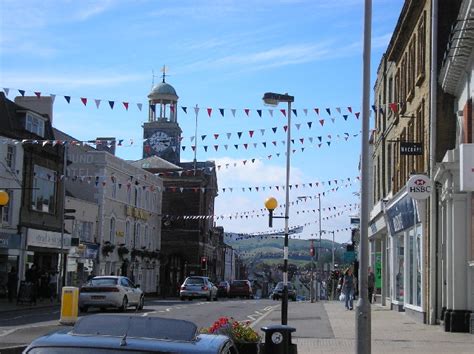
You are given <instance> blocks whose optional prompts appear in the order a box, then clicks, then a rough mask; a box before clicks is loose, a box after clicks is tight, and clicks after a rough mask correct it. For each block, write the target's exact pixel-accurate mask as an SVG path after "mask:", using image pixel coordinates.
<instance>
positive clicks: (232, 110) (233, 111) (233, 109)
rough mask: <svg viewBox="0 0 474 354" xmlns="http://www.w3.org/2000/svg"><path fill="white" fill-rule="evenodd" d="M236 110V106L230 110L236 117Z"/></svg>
mask: <svg viewBox="0 0 474 354" xmlns="http://www.w3.org/2000/svg"><path fill="white" fill-rule="evenodd" d="M235 111H236V109H235V108H231V110H230V112H231V113H232V116H233V117H234V118H235Z"/></svg>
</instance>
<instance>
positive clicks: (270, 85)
mask: <svg viewBox="0 0 474 354" xmlns="http://www.w3.org/2000/svg"><path fill="white" fill-rule="evenodd" d="M402 6H403V1H402V0H374V1H373V18H372V51H371V87H373V85H374V82H375V77H376V70H377V67H378V65H379V62H380V59H381V56H382V55H383V53H384V51H385V50H386V48H387V45H388V43H389V41H390V38H391V35H392V32H393V30H394V28H395V25H396V22H397V19H398V16H399V14H400V11H401V8H402ZM363 10H364V1H363V0H340V1H334V0H272V1H268V0H252V1H250V0H248V1H247V0H239V1H234V0H187V1H176V0H175V1H167V0H162V1H152V0H90V1H89V0H82V1H74V0H43V1H35V0H23V1H16V0H1V1H0V89H3V90H4V91H5V88H6V89H7V90H6V91H8V96H7V97H8V98H9V99H11V100H13V99H14V97H15V96H17V95H19V91H18V90H25V91H26V95H28V96H34V95H35V94H34V92H40V94H41V95H44V96H49V95H51V94H53V95H55V103H54V110H53V126H54V127H56V128H58V129H60V130H62V131H64V132H66V133H68V134H70V135H72V136H74V137H75V138H77V139H79V140H94V139H95V138H96V137H99V136H108V137H109V136H111V137H116V138H117V140H120V139H123V140H124V144H123V146H121V147H117V156H119V157H121V158H123V159H126V160H138V159H141V158H142V143H143V130H142V124H143V123H144V122H145V121H147V119H148V117H147V104H148V103H147V95H148V94H149V93H150V91H151V89H152V87H153V84H157V83H159V82H160V81H161V76H160V75H161V74H162V73H161V71H160V70H161V68H162V67H163V66H164V65H165V66H166V68H167V69H166V75H167V76H166V82H168V83H169V84H170V85H172V86H173V87H174V88H175V90H176V92H177V94H178V96H179V101H178V123H179V125H180V127H181V129H182V130H183V133H182V137H183V140H182V142H181V144H182V146H184V147H185V149H184V150H182V151H181V160H182V161H191V160H192V159H193V158H194V156H193V155H194V154H193V151H192V148H191V146H192V145H196V144H197V148H196V151H197V152H196V154H197V159H198V160H199V161H215V163H216V166H218V168H217V169H216V172H217V178H218V187H219V195H218V196H217V198H216V205H215V215H216V220H215V221H216V225H218V226H224V228H225V231H228V232H237V233H263V232H275V231H281V230H283V227H284V222H283V219H280V220H279V219H275V220H274V227H273V229H269V227H268V218H267V214H266V211H264V210H263V209H264V202H265V200H266V199H267V198H268V197H270V196H273V197H275V198H276V199H277V200H278V202H279V205H280V207H279V208H278V209H277V210H276V211H275V214H276V215H282V214H283V213H284V210H283V208H282V207H281V206H282V205H283V204H284V203H285V192H284V189H283V187H284V185H285V174H286V155H285V153H286V133H285V129H284V126H286V125H287V124H288V116H287V113H288V112H287V108H288V107H287V105H286V104H284V105H280V106H278V107H268V106H265V105H263V102H262V96H263V94H264V93H265V92H269V91H271V92H277V93H288V94H290V95H292V96H294V97H295V99H294V103H293V106H292V109H294V110H295V113H292V117H291V119H292V122H291V123H292V124H291V134H292V139H293V140H294V143H293V142H292V143H291V150H292V153H291V154H290V159H291V167H290V185H291V186H292V188H291V190H290V199H289V200H290V218H289V226H290V228H293V227H297V226H303V231H302V232H301V233H299V234H296V235H295V236H294V237H296V238H301V239H308V238H312V237H316V235H317V234H318V232H319V223H318V218H319V213H318V203H319V199H318V197H317V196H318V194H319V195H320V202H321V217H322V222H321V229H322V230H327V231H335V234H334V235H335V239H336V241H338V242H347V241H349V240H350V231H349V230H348V229H349V228H350V226H351V225H350V216H354V215H357V213H358V209H357V204H358V202H359V199H358V198H359V197H358V192H359V191H360V181H359V180H358V179H357V177H358V176H359V174H360V172H359V169H358V167H359V159H360V151H361V129H362V113H360V115H359V114H358V113H359V112H361V104H362V41H363V15H364V14H363ZM64 96H70V97H71V100H70V103H67V101H66V99H65V98H64ZM81 98H87V103H86V105H84V104H83V102H82V101H81ZM95 100H101V101H100V105H99V107H98V108H97V106H96V103H95V102H96V101H95ZM108 101H113V102H114V108H113V109H111V108H110V106H109V103H108ZM124 102H125V104H124ZM140 104H142V105H143V106H142V110H140V109H139V105H140ZM125 105H128V109H126V108H125ZM196 105H197V107H198V108H199V111H198V114H197V121H198V126H197V136H196V137H195V128H196V127H195V119H196V115H195V110H194V107H196ZM183 107H185V108H186V111H187V113H185V112H184V109H183ZM220 109H223V112H224V116H222V115H221V113H220ZM281 109H284V110H285V113H282V112H281V111H280V110H281ZM233 110H235V111H234V112H235V115H234V114H233ZM269 110H273V111H271V112H270V111H269ZM259 112H260V113H261V115H260V114H259ZM357 116H359V118H357ZM371 125H373V122H371ZM239 133H240V135H241V136H240V138H239ZM216 135H217V138H216ZM203 136H205V137H204V138H203ZM235 145H237V148H236V147H235ZM206 146H207V151H206V149H205V147H206ZM216 146H217V147H216ZM293 151H294V152H293ZM270 187H271V188H270ZM326 235H327V236H326ZM326 237H327V238H329V237H330V234H329V233H328V234H323V238H326Z"/></svg>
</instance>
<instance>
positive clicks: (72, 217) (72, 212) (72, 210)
mask: <svg viewBox="0 0 474 354" xmlns="http://www.w3.org/2000/svg"><path fill="white" fill-rule="evenodd" d="M75 212H76V209H64V220H74V219H75V218H76V217H75V216H74V215H67V214H74V213H75Z"/></svg>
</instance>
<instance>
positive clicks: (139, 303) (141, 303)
mask: <svg viewBox="0 0 474 354" xmlns="http://www.w3.org/2000/svg"><path fill="white" fill-rule="evenodd" d="M144 305H145V297H144V296H141V297H140V301H139V302H138V305H137V311H138V310H143V306H144Z"/></svg>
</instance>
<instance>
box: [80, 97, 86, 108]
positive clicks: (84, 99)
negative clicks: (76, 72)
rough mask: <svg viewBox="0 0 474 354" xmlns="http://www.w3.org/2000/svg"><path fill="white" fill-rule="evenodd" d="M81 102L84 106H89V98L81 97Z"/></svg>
mask: <svg viewBox="0 0 474 354" xmlns="http://www.w3.org/2000/svg"><path fill="white" fill-rule="evenodd" d="M81 101H82V103H83V104H84V106H87V98H85V97H81Z"/></svg>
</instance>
